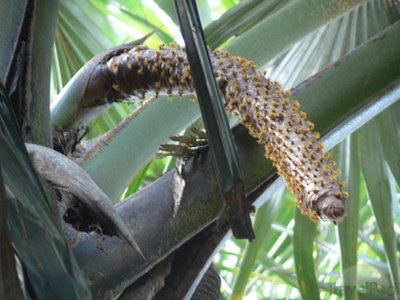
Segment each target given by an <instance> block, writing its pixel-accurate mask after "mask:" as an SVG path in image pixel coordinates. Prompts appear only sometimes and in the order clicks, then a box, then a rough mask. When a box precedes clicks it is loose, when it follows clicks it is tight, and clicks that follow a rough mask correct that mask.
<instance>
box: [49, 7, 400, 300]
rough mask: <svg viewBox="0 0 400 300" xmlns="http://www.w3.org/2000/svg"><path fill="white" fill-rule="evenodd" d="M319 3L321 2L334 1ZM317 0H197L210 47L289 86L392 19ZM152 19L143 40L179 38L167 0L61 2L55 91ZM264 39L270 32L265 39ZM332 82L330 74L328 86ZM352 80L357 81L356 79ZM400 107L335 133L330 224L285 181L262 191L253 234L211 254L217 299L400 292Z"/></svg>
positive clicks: (106, 122) (106, 123) (113, 112)
mask: <svg viewBox="0 0 400 300" xmlns="http://www.w3.org/2000/svg"><path fill="white" fill-rule="evenodd" d="M317 2H318V5H325V6H326V7H327V8H328V7H332V6H333V5H336V4H337V3H339V2H340V1H327V0H324V1H317ZM317 2H315V1H305V0H303V1H302V0H296V1H276V0H253V1H242V2H240V1H234V0H220V1H205V0H198V1H197V4H198V6H199V9H200V14H201V18H202V22H203V25H204V27H205V33H206V36H207V38H208V42H209V44H210V46H211V47H222V48H223V47H227V48H228V49H229V50H231V51H233V52H234V53H241V54H242V55H243V56H245V57H248V58H250V59H252V60H255V61H256V63H257V64H259V66H260V69H267V70H269V74H270V75H269V76H271V77H272V78H274V79H276V80H278V81H280V82H281V83H282V84H283V86H284V87H285V88H286V89H290V88H293V87H295V86H296V85H297V84H299V83H300V82H301V81H303V80H305V79H307V78H309V77H310V76H311V75H313V74H315V73H316V72H317V71H319V70H321V69H323V68H324V67H325V66H326V65H328V64H329V63H331V62H334V61H336V60H337V59H339V58H340V57H342V56H343V55H345V54H347V53H349V52H350V51H351V50H352V49H354V48H355V47H357V46H358V45H360V44H361V43H363V42H364V41H366V40H367V39H368V38H370V37H372V36H374V35H375V34H377V33H379V32H380V31H382V30H383V29H384V28H386V27H388V26H389V25H390V24H392V23H394V22H396V21H397V20H399V18H400V15H399V4H398V2H396V1H380V0H374V1H367V2H365V1H358V2H365V3H362V4H360V6H358V7H357V8H356V9H354V10H352V11H351V12H346V13H345V14H344V15H343V16H341V17H340V18H336V17H335V16H332V17H331V18H330V17H329V15H328V16H325V15H320V14H319V15H317V14H316V12H314V15H313V9H314V8H315V7H316V5H317ZM344 2H346V1H344ZM344 2H343V3H341V4H343V5H344ZM348 2H349V3H351V2H353V3H355V2H357V1H348ZM344 11H347V10H346V9H345V8H344ZM279 13H281V16H282V15H283V16H285V17H287V18H288V20H287V26H288V28H289V27H290V23H291V22H290V18H297V17H298V18H304V20H305V21H304V24H305V25H304V28H299V29H298V30H295V31H293V32H291V33H290V34H289V32H288V31H285V30H286V29H285V28H277V27H276V25H275V24H276V23H275V22H278V21H279V20H278V21H277V15H279ZM307 20H313V22H307ZM309 23H310V24H309ZM279 24H281V23H279ZM274 26H275V27H274ZM155 29H156V32H155V34H154V35H152V36H151V37H150V38H149V40H148V41H147V43H146V44H147V45H149V46H151V47H156V46H158V45H159V44H160V43H169V42H171V41H178V42H180V43H181V42H182V40H181V37H180V34H179V28H178V26H177V19H176V14H175V10H174V7H173V1H167V0H154V1H153V0H152V1H147V0H146V1H139V0H138V1H129V0H120V1H117V0H91V1H88V0H85V1H78V0H73V1H72V0H63V1H61V3H60V12H59V21H58V26H57V29H56V42H55V49H54V58H53V63H52V98H53V99H55V98H56V95H57V94H58V92H59V91H60V90H61V89H62V87H63V86H64V85H65V84H66V83H67V82H68V80H69V79H70V78H71V76H72V75H73V74H74V73H75V72H76V71H77V70H78V69H79V68H80V67H81V66H82V65H83V64H84V63H85V62H87V61H88V60H89V59H90V58H92V57H93V56H94V55H96V54H98V53H100V52H102V51H103V50H105V49H108V48H111V47H112V46H114V45H118V44H121V43H124V42H127V41H131V40H135V39H138V38H140V37H142V36H144V35H145V34H147V33H149V32H150V31H152V30H155ZM235 36H239V37H238V38H237V37H235ZM269 39H275V40H277V41H279V43H277V44H273V45H270V44H268V41H269ZM363 63H365V64H368V63H369V62H368V61H365V62H363ZM354 72H357V70H354ZM339 82H340V78H336V79H335V80H334V81H333V82H332V85H335V84H338V83H339ZM381 88H382V89H383V88H384V87H383V86H382V87H381ZM355 89H363V85H362V82H360V84H359V86H358V87H355ZM320 105H323V103H321V104H320ZM136 106H137V104H128V103H126V104H118V105H114V106H112V107H111V108H110V109H109V110H108V111H107V113H106V114H105V115H103V116H102V117H100V118H98V119H97V120H96V121H94V122H93V123H92V124H91V130H90V132H89V134H88V135H87V137H86V138H87V139H90V138H93V137H95V136H98V135H99V134H101V133H104V132H106V131H108V130H109V129H110V128H113V127H114V126H115V125H116V124H117V123H118V122H120V121H121V120H122V119H123V118H124V117H126V116H127V115H128V114H129V113H130V112H132V111H133V110H134V109H135V107H136ZM399 113H400V106H399V104H398V103H397V104H394V105H392V107H390V108H389V109H387V110H385V111H384V112H382V113H381V114H380V115H378V116H377V117H375V118H374V119H373V120H371V121H369V122H368V123H367V124H366V125H365V126H363V127H362V128H361V129H360V130H358V131H356V132H355V133H353V134H352V135H351V136H348V137H346V138H344V137H342V138H344V141H343V142H342V143H340V144H339V145H337V146H336V147H335V148H334V149H333V155H334V157H335V158H336V160H337V162H338V166H339V168H341V169H342V173H343V174H342V177H343V179H344V180H346V181H347V182H348V190H349V192H350V198H349V202H348V207H349V216H348V217H347V219H346V220H345V221H344V222H343V223H342V224H340V225H339V226H333V225H331V224H319V225H316V224H313V223H311V222H310V221H309V220H308V219H307V218H306V217H304V216H302V215H301V214H299V213H298V211H297V210H296V208H295V206H296V205H295V201H294V198H293V195H292V194H290V193H289V192H287V191H285V190H284V189H283V188H280V189H278V190H277V191H276V192H275V193H274V195H273V196H272V197H270V196H262V197H264V199H262V201H261V202H265V204H264V205H263V206H262V207H260V208H259V209H258V210H257V213H256V214H255V216H254V227H255V230H256V236H257V239H256V240H255V241H254V242H253V243H247V242H245V241H240V240H235V239H229V240H227V241H226V243H225V245H224V246H223V247H222V249H221V250H220V252H219V253H218V255H217V256H216V257H215V264H216V266H217V267H218V269H219V270H220V274H221V277H222V293H223V297H224V298H227V299H228V298H231V299H242V298H246V299H256V298H257V299H284V298H285V299H297V298H299V297H300V295H301V296H302V297H303V299H318V298H319V297H320V298H321V299H338V298H339V299H341V298H344V299H358V298H360V299H393V298H396V297H397V298H398V297H399V291H400V287H399V285H400V279H399V277H400V276H399V249H400V247H399V245H400V238H399V233H400V227H399V226H400V222H399V221H400V205H399V194H398V192H399V189H398V182H399V180H400V164H399V161H400V160H399V158H400V157H399V156H400V152H399V151H400V150H399V149H400V139H399V132H400V119H399ZM317 125H318V124H317ZM137 130H145V128H138V129H137ZM173 163H174V162H173V160H171V159H169V158H165V159H153V160H151V161H150V162H147V163H146V164H145V166H144V167H143V168H142V169H141V170H140V171H138V172H137V173H136V174H135V176H134V178H133V179H132V181H131V183H130V185H129V186H128V187H127V188H126V190H125V191H124V193H123V195H122V196H121V199H123V198H125V197H126V196H128V195H129V194H131V193H134V192H135V191H137V190H138V189H140V188H142V187H143V186H145V185H146V184H148V183H149V182H151V181H153V180H154V179H156V178H158V177H159V176H160V175H161V174H163V173H164V172H165V171H166V170H168V169H170V168H171V167H172V166H173ZM132 175H133V174H132ZM265 197H266V198H267V199H266V198H265ZM344 286H346V287H347V288H345V289H344V288H343V287H344ZM393 291H395V292H394V295H393V294H391V292H393ZM396 294H397V295H396Z"/></svg>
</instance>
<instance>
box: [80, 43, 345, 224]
mask: <svg viewBox="0 0 400 300" xmlns="http://www.w3.org/2000/svg"><path fill="white" fill-rule="evenodd" d="M210 56H211V61H212V65H213V68H214V73H215V76H216V79H217V82H218V84H219V87H220V89H221V92H222V94H223V98H224V104H225V108H226V110H227V111H228V112H230V113H233V114H235V115H236V116H238V117H239V118H240V120H241V122H242V124H244V125H245V126H246V127H247V128H248V130H249V132H250V134H251V135H252V136H253V137H255V138H256V139H257V141H258V142H259V143H260V144H264V145H265V149H266V157H267V158H269V159H271V160H272V161H273V163H274V165H275V167H276V168H277V170H278V173H279V174H280V175H281V176H283V177H284V178H285V180H286V183H287V186H288V187H289V188H290V189H291V190H292V191H293V192H294V193H295V194H296V196H297V202H298V206H299V207H300V209H301V210H302V211H303V212H304V213H307V214H309V215H310V217H311V218H312V219H316V218H317V217H319V218H320V219H323V220H330V221H332V222H334V223H337V222H339V221H340V220H341V219H342V218H343V217H344V216H345V204H344V202H345V197H346V194H347V193H346V192H344V191H343V190H342V187H343V183H342V182H338V181H337V176H338V173H339V171H338V170H334V169H333V165H334V163H333V162H330V161H329V160H328V158H329V154H328V153H324V152H323V151H322V149H323V145H322V143H320V142H319V134H318V133H317V132H313V128H314V125H313V124H312V123H311V122H310V121H307V120H306V114H305V113H304V112H301V111H300V110H299V106H300V104H299V102H298V101H292V100H289V99H288V97H289V96H290V92H288V91H284V90H283V89H282V87H281V86H280V84H279V83H277V82H273V81H271V80H269V79H268V78H266V77H265V74H264V73H262V72H259V71H257V70H256V66H255V65H254V63H253V62H251V61H248V60H246V59H244V58H240V57H234V56H231V55H230V54H229V53H228V52H226V51H221V50H215V51H213V52H210ZM83 93H84V95H88V97H83V99H85V98H86V99H90V100H89V101H83V102H81V103H80V104H79V107H78V110H86V109H88V108H90V107H93V106H98V105H101V104H106V103H110V102H114V101H121V99H127V98H128V97H133V98H139V99H144V98H147V97H157V96H158V95H159V94H167V95H169V96H174V95H178V96H184V95H190V96H192V97H194V96H195V95H194V89H193V83H192V79H191V76H190V68H189V65H188V62H187V57H186V52H185V50H184V48H181V47H178V46H177V45H171V48H168V49H166V48H164V47H162V46H161V47H160V48H159V49H149V48H148V47H146V46H142V45H140V46H136V47H134V48H132V49H130V50H129V51H126V52H124V53H122V54H119V55H116V56H113V57H111V58H109V59H108V60H104V61H102V62H101V63H100V64H98V65H97V66H95V67H94V68H93V73H92V74H91V76H90V79H89V80H88V82H87V84H86V87H85V90H84V91H83ZM89 95H90V96H89Z"/></svg>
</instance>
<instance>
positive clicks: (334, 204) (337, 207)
mask: <svg viewBox="0 0 400 300" xmlns="http://www.w3.org/2000/svg"><path fill="white" fill-rule="evenodd" d="M315 211H316V213H317V215H318V217H319V218H320V219H321V220H325V221H331V222H333V223H334V224H338V223H339V222H340V221H341V220H342V219H343V218H344V217H345V216H346V207H345V203H344V199H342V198H338V197H337V196H335V195H323V196H321V197H320V199H318V201H316V207H315Z"/></svg>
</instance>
